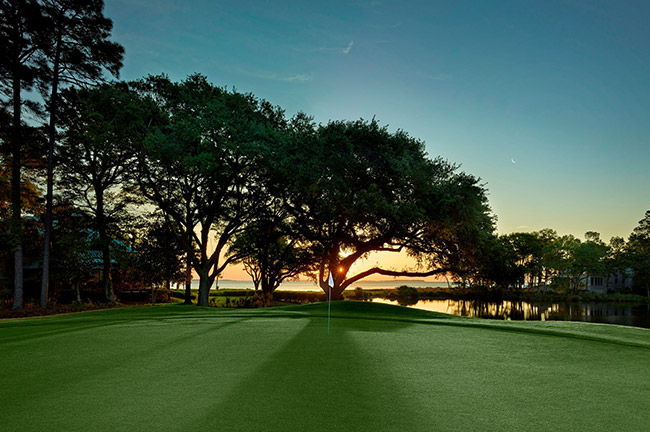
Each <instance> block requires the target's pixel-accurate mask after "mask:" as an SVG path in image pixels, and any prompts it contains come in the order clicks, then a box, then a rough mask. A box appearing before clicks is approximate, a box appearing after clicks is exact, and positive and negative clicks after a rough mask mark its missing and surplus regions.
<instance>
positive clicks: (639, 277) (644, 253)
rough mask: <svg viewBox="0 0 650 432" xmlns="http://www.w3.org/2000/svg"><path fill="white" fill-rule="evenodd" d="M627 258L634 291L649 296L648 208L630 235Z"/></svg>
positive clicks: (649, 229) (649, 216)
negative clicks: (631, 272)
mask: <svg viewBox="0 0 650 432" xmlns="http://www.w3.org/2000/svg"><path fill="white" fill-rule="evenodd" d="M627 258H628V263H629V264H630V267H631V268H632V271H633V272H634V276H633V279H632V284H633V289H634V291H635V292H637V293H639V294H645V295H646V296H648V297H650V210H648V211H646V213H645V216H644V218H643V219H641V220H640V221H639V224H638V225H637V226H636V227H635V228H634V231H633V232H632V234H631V235H630V239H629V241H628V244H627Z"/></svg>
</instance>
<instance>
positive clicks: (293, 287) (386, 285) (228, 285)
mask: <svg viewBox="0 0 650 432" xmlns="http://www.w3.org/2000/svg"><path fill="white" fill-rule="evenodd" d="M400 285H408V286H411V287H415V288H446V287H447V282H428V281H423V280H409V279H396V280H387V281H363V280H362V281H359V282H356V283H353V284H352V286H351V287H350V288H348V290H350V289H355V288H357V287H359V288H361V289H391V288H397V287H398V286H400ZM179 288H181V289H182V288H183V285H181V286H180V287H179ZM254 288H255V287H254V286H253V282H252V281H238V280H220V281H219V287H218V289H254ZM192 289H197V290H198V289H199V281H198V280H197V279H195V280H193V281H192ZM211 289H217V284H216V283H214V284H213V285H212V288H211ZM278 289H279V290H282V291H321V289H320V288H319V287H318V285H316V282H312V281H288V282H284V283H283V284H282V285H280V287H279V288H278Z"/></svg>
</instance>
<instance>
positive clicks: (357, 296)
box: [343, 287, 372, 301]
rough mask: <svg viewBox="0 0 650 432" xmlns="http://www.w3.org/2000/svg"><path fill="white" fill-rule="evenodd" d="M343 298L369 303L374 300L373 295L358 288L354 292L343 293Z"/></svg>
mask: <svg viewBox="0 0 650 432" xmlns="http://www.w3.org/2000/svg"><path fill="white" fill-rule="evenodd" d="M343 298H344V299H346V300H348V299H350V300H361V301H367V300H370V299H372V293H371V292H368V291H366V290H364V289H362V288H361V287H356V288H355V289H354V291H351V292H343Z"/></svg>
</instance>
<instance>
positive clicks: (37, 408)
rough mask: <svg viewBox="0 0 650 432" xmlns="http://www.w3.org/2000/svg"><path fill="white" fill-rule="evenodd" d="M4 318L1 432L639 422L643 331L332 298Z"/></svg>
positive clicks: (573, 426) (635, 425) (649, 358)
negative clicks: (500, 319) (506, 319)
mask: <svg viewBox="0 0 650 432" xmlns="http://www.w3.org/2000/svg"><path fill="white" fill-rule="evenodd" d="M326 314H327V304H313V305H305V306H289V307H280V308H269V309H253V310H241V309H237V310H225V309H213V308H212V309H211V308H197V307H194V306H179V305H164V306H152V307H138V308H126V309H113V310H105V311H97V312H90V313H82V314H74V315H67V316H54V317H46V318H38V319H27V320H14V321H0V365H1V368H0V429H1V430H3V431H5V430H6V431H204V430H205V431H208V430H209V431H301V432H302V431H313V430H327V431H330V430H331V431H404V432H406V431H437V430H458V431H468V430H486V431H502V430H513V431H515V430H516V431H521V430H544V431H546V430H553V431H560V430H566V431H577V430H584V431H596V430H602V431H613V430H617V431H620V430H638V431H646V430H648V425H650V330H647V329H636V328H627V327H620V326H607V325H599V324H589V323H582V322H579V323H576V322H495V321H484V320H477V319H470V318H460V317H451V316H448V315H441V314H436V313H432V312H427V311H419V310H413V309H406V308H400V307H396V306H390V305H382V304H369V303H355V302H335V303H333V304H332V314H333V319H332V330H331V334H330V335H329V336H328V335H327V318H326Z"/></svg>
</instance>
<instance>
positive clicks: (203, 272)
mask: <svg viewBox="0 0 650 432" xmlns="http://www.w3.org/2000/svg"><path fill="white" fill-rule="evenodd" d="M209 272H210V270H209V269H204V268H201V269H199V270H198V273H199V300H198V305H199V306H209V305H210V302H209V295H210V287H211V286H212V283H213V282H214V277H210V276H208V273H209Z"/></svg>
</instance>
